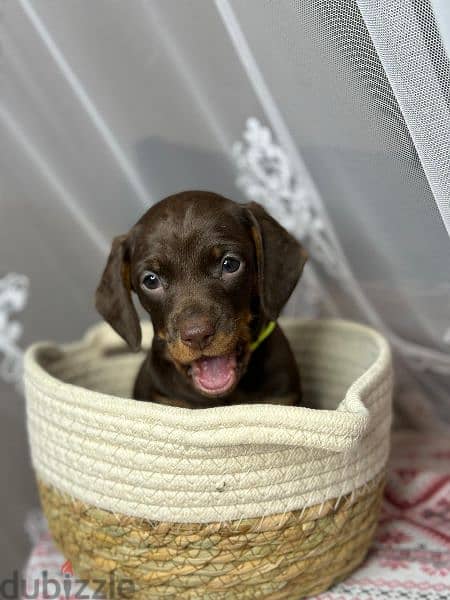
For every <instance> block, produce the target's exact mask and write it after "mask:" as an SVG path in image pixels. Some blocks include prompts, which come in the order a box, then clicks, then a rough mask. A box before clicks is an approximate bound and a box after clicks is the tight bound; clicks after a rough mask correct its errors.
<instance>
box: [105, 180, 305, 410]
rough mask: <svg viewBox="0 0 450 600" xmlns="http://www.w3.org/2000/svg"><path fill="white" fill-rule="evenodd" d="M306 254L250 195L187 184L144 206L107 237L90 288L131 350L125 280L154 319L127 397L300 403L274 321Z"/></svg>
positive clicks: (200, 404) (131, 317) (137, 336)
mask: <svg viewBox="0 0 450 600" xmlns="http://www.w3.org/2000/svg"><path fill="white" fill-rule="evenodd" d="M305 260H306V253H305V251H304V250H303V248H302V247H301V245H300V244H299V243H298V242H297V241H296V240H295V239H294V238H293V237H292V236H291V235H290V234H289V233H288V232H287V231H286V230H285V229H283V227H281V225H279V224H278V223H277V222H276V221H275V220H274V219H273V218H272V217H270V216H269V215H268V214H267V213H266V211H265V210H264V209H263V208H262V207H261V206H260V205H259V204H256V203H251V204H246V205H242V204H237V203H236V202H233V201H232V200H228V199H226V198H223V197H222V196H219V195H217V194H213V193H211V192H201V191H189V192H183V193H180V194H176V195H174V196H170V197H169V198H165V199H164V200H162V201H161V202H159V203H158V204H156V205H154V206H152V207H151V208H150V210H148V211H147V212H146V213H145V214H144V216H143V217H142V218H141V219H140V220H139V221H138V222H137V223H136V225H134V227H132V229H131V230H130V231H129V233H127V234H126V235H122V236H119V237H116V238H115V239H114V241H113V244H112V249H111V253H110V255H109V258H108V262H107V264H106V268H105V270H104V273H103V275H102V278H101V281H100V285H99V287H98V289H97V294H96V306H97V310H98V311H99V312H100V314H101V315H102V316H103V317H104V318H105V319H106V321H108V323H110V325H111V326H112V327H113V328H114V329H115V330H116V331H117V332H118V333H119V334H120V335H121V336H122V337H123V338H124V339H125V340H126V341H127V343H128V344H129V346H130V348H131V349H132V350H134V351H137V350H139V348H140V345H141V329H140V324H139V319H138V315H137V312H136V310H135V308H134V305H133V302H132V298H131V292H132V291H133V292H134V293H135V294H136V295H137V296H138V298H139V300H140V303H141V304H142V306H143V307H144V309H145V310H146V311H147V312H148V313H149V315H150V318H151V320H152V323H153V328H154V338H153V343H152V347H151V350H150V351H149V353H148V355H147V357H146V358H145V360H144V363H143V365H142V367H141V370H140V372H139V374H138V377H137V380H136V384H135V388H134V397H135V398H136V399H138V400H152V401H154V402H160V403H165V404H172V405H175V406H185V407H190V408H204V407H210V406H215V405H224V404H238V403H250V402H262V401H264V400H263V399H264V398H266V399H267V401H268V402H272V403H279V404H296V403H298V402H299V401H300V380H299V374H298V370H297V366H296V363H295V360H294V356H293V354H292V351H291V349H290V347H289V344H288V342H287V340H286V338H285V336H284V334H283V332H282V331H281V329H280V328H279V327H278V325H275V323H274V322H275V321H276V319H277V317H278V315H279V313H280V310H281V309H282V307H283V306H284V304H285V303H286V301H287V300H288V298H289V296H290V295H291V293H292V291H293V289H294V287H295V285H296V283H297V281H298V279H299V277H300V274H301V271H302V269H303V265H304V263H305Z"/></svg>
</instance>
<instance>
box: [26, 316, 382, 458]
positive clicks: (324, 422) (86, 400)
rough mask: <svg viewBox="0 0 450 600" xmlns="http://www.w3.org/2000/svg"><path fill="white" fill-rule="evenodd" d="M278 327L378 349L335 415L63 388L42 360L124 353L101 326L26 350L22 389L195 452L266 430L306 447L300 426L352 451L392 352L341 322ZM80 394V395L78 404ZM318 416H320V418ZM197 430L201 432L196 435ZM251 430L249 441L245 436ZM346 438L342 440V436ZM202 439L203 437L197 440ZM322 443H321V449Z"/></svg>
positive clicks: (260, 436) (261, 435) (255, 439)
mask: <svg viewBox="0 0 450 600" xmlns="http://www.w3.org/2000/svg"><path fill="white" fill-rule="evenodd" d="M280 326H281V327H282V328H283V329H284V330H285V331H289V330H290V329H294V330H295V331H296V332H299V331H301V332H302V333H304V334H305V335H307V334H308V332H309V334H311V333H317V332H320V331H324V332H325V333H326V332H327V331H330V332H331V331H334V332H337V333H340V332H341V333H342V334H352V333H353V334H355V335H359V336H364V337H365V338H366V341H367V342H369V343H372V344H373V346H374V349H376V356H375V358H374V360H373V362H372V364H371V365H370V366H369V367H368V368H367V369H366V370H365V371H364V372H363V373H362V374H361V375H360V376H359V377H358V378H357V379H355V381H353V383H352V384H351V385H350V386H349V387H348V389H347V391H346V393H345V396H344V398H342V400H341V402H340V403H339V405H338V406H337V408H336V409H333V410H320V411H318V410H315V409H310V408H306V407H303V406H280V405H271V404H260V403H255V404H239V405H233V406H215V407H211V408H204V409H202V410H195V409H190V408H181V407H175V406H167V405H162V404H157V403H154V402H137V401H136V400H134V399H133V398H126V397H122V396H120V397H119V396H112V395H109V394H105V393H103V392H99V391H94V390H90V389H88V388H84V387H81V386H77V385H74V384H72V383H67V382H65V381H63V380H61V379H58V378H57V377H55V376H53V375H52V374H51V373H50V372H48V370H46V368H45V366H44V365H43V364H42V363H43V362H44V359H47V360H56V359H58V358H59V357H62V356H64V355H65V354H69V353H73V352H80V351H83V350H84V349H87V350H88V349H92V348H96V347H97V348H99V349H101V348H105V346H110V347H112V348H114V347H115V348H125V347H126V346H125V343H124V342H123V341H122V340H121V338H119V336H118V335H117V334H116V333H115V332H114V331H113V330H112V329H111V328H110V327H109V326H108V325H107V324H105V323H100V324H97V325H94V326H93V327H91V328H90V329H88V331H87V332H86V334H85V335H84V336H83V338H82V339H81V340H79V341H77V342H72V343H69V344H55V343H52V342H38V343H35V344H33V345H32V346H30V347H29V348H28V349H27V351H26V353H25V357H24V373H25V383H27V381H28V382H31V383H32V384H33V385H34V386H35V387H36V388H38V389H40V390H41V391H42V392H44V393H46V394H51V395H53V396H54V397H57V398H65V399H67V401H68V402H70V401H71V399H72V398H73V397H74V395H77V398H76V402H77V404H80V403H81V404H82V405H84V406H85V407H95V410H99V411H104V412H105V413H108V412H110V413H112V414H118V413H119V412H121V413H124V412H126V415H127V419H130V420H132V419H136V420H142V421H147V420H153V421H155V420H156V421H158V422H160V423H161V424H162V425H163V426H166V425H171V426H173V427H175V428H178V429H179V430H180V431H185V433H186V436H187V437H191V439H192V441H195V444H196V445H199V446H202V445H204V446H211V445H216V444H222V445H231V444H233V445H234V444H236V443H267V431H266V433H265V432H264V431H263V430H264V429H266V428H267V430H268V431H269V430H270V428H271V427H272V428H277V429H278V430H280V429H283V430H284V431H285V432H286V435H285V436H282V438H280V439H279V440H278V441H277V443H278V444H293V445H297V444H299V445H304V440H303V439H302V437H301V436H300V438H299V439H297V440H296V436H295V432H296V430H297V429H298V428H299V424H300V423H301V429H302V430H303V431H308V430H310V431H314V432H315V433H317V434H319V436H320V435H321V436H322V438H326V437H328V438H330V443H331V437H330V436H331V435H332V436H333V437H334V441H333V444H332V446H331V447H330V449H332V450H334V451H345V450H348V449H351V448H354V447H356V446H357V445H358V443H359V441H360V440H361V439H362V438H363V436H364V434H365V433H366V431H367V428H368V426H369V422H370V415H369V414H368V411H367V408H366V407H365V405H364V402H363V398H364V395H366V394H367V389H368V388H370V386H371V385H373V382H374V381H378V380H379V379H380V377H382V376H383V375H384V374H385V372H386V370H387V369H388V368H389V365H390V361H391V352H390V347H389V344H388V342H387V341H386V339H385V338H384V337H383V336H382V335H381V334H380V333H378V332H377V331H375V330H374V329H372V328H370V327H367V326H365V325H361V324H359V323H354V322H352V321H346V320H341V319H318V320H302V319H292V318H291V319H286V318H284V319H280ZM143 329H144V331H145V335H146V337H149V336H150V337H151V334H152V328H151V325H150V323H145V324H144V325H143ZM79 390H82V397H81V398H80V394H79ZM317 413H320V415H318V414H317ZM199 429H201V432H200V431H199ZM244 430H245V431H246V433H245V439H240V438H239V436H240V434H239V431H244ZM249 430H250V433H251V435H250V436H249ZM342 432H344V434H343V435H340V434H341V433H342ZM200 433H202V434H203V435H199V434H200ZM322 444H323V439H322V441H321V444H320V445H321V447H323V446H322Z"/></svg>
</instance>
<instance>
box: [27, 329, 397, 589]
mask: <svg viewBox="0 0 450 600" xmlns="http://www.w3.org/2000/svg"><path fill="white" fill-rule="evenodd" d="M282 326H283V328H284V330H285V332H286V334H287V335H288V337H289V339H290V342H291V345H292V347H293V349H294V352H295V354H296V356H297V357H298V360H299V364H300V365H301V370H302V381H303V389H304V395H305V396H306V398H307V399H308V401H310V402H312V403H313V405H314V406H318V407H320V409H321V410H318V409H314V410H313V409H308V408H303V407H291V406H275V405H269V404H258V405H241V406H230V407H215V408H211V409H204V410H197V411H195V410H189V409H183V408H177V407H169V406H161V405H157V404H153V403H144V402H136V401H134V400H131V399H130V390H131V387H132V383H133V379H134V376H135V374H136V372H137V369H138V368H139V365H140V361H141V360H142V355H136V354H131V353H128V352H127V351H126V349H125V346H124V344H123V342H122V341H121V340H120V339H119V338H118V337H117V336H116V335H115V334H114V332H112V330H111V329H110V328H109V327H108V326H106V325H99V326H96V327H95V328H93V329H91V330H90V331H89V332H88V334H87V335H86V336H85V338H84V339H83V340H82V341H81V342H78V343H76V344H71V345H67V346H62V347H58V346H56V345H54V344H49V343H40V344H36V345H34V346H32V347H31V348H30V349H29V350H28V351H27V354H26V357H25V389H26V397H27V417H28V430H29V439H30V446H31V455H32V461H33V465H34V468H35V471H36V474H37V479H38V486H39V491H40V496H41V501H42V506H43V509H44V512H45V514H46V516H47V519H48V522H49V526H50V530H51V532H52V535H53V537H54V540H55V542H56V543H57V545H58V546H59V547H60V549H61V550H62V552H63V553H64V555H65V556H66V558H68V559H70V560H71V562H72V565H73V568H74V570H75V573H76V575H77V576H78V577H81V578H83V579H88V580H90V581H91V585H92V587H94V588H95V587H96V584H95V581H100V580H101V581H102V582H104V583H105V585H106V589H107V590H108V595H109V597H114V598H119V597H130V598H134V599H135V600H151V599H152V598H155V599H156V598H173V599H178V598H183V599H184V598H186V599H208V600H209V599H211V600H213V599H214V600H219V599H224V600H225V599H226V600H229V599H230V600H231V599H249V600H250V599H252V600H253V599H258V598H271V599H274V600H275V599H286V600H297V599H299V598H303V597H305V596H310V595H315V594H317V593H319V592H321V591H323V590H325V589H326V588H327V587H329V586H330V585H331V584H333V583H334V582H336V581H338V580H340V579H342V578H344V577H345V576H346V575H347V574H349V573H350V572H351V571H352V570H353V569H354V568H355V567H356V566H357V565H358V564H359V563H361V561H362V560H363V559H364V557H365V554H366V552H367V550H368V548H369V545H370V542H371V539H372V536H373V534H374V530H375V528H376V523H377V518H378V511H379V507H380V501H381V495H382V489H383V476H384V469H385V465H386V461H387V458H388V453H389V430H390V423H391V393H392V368H391V357H390V351H389V347H388V345H387V343H386V342H385V340H384V338H382V337H381V336H380V335H379V334H378V333H376V332H375V331H373V330H371V329H369V328H367V327H364V326H361V325H357V324H354V323H349V322H345V321H311V322H303V321H284V322H282ZM144 329H145V334H146V337H147V339H150V335H151V332H150V328H149V327H146V328H144Z"/></svg>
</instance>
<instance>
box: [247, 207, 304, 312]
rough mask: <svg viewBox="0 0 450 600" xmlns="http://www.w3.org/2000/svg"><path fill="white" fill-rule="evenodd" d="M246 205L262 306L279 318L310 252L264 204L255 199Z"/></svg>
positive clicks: (265, 310)
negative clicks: (272, 215) (268, 211)
mask: <svg viewBox="0 0 450 600" xmlns="http://www.w3.org/2000/svg"><path fill="white" fill-rule="evenodd" d="M245 209H246V211H247V215H248V218H249V221H250V230H251V233H252V237H253V242H254V245H255V252H256V262H257V271H258V273H257V275H258V292H259V295H260V299H261V304H262V308H263V310H264V312H265V313H266V315H267V316H268V317H269V318H270V319H272V320H275V319H277V317H278V315H279V314H280V311H281V309H282V308H283V306H284V305H285V304H286V302H287V301H288V299H289V296H290V295H291V294H292V292H293V290H294V288H295V286H296V284H297V282H298V280H299V279H300V275H301V274H302V271H303V266H304V264H305V262H306V259H307V257H308V255H307V253H306V250H305V249H304V248H303V246H302V245H301V244H300V243H299V242H298V241H297V240H296V239H295V238H294V237H293V236H292V235H291V234H290V233H289V232H288V231H286V229H284V227H282V226H281V225H280V224H279V223H278V222H277V221H275V219H273V218H272V217H271V216H270V215H269V214H268V213H267V212H266V211H265V210H264V208H263V207H262V206H261V205H260V204H258V203H257V202H251V203H250V204H246V205H245Z"/></svg>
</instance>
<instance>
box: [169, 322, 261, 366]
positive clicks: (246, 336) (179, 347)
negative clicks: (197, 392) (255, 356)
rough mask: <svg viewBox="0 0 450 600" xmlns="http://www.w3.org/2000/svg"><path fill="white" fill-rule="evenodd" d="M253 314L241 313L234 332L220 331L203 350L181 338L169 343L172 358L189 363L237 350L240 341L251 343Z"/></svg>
mask: <svg viewBox="0 0 450 600" xmlns="http://www.w3.org/2000/svg"><path fill="white" fill-rule="evenodd" d="M250 319H251V315H249V314H247V312H246V313H245V314H244V315H241V318H240V319H239V322H238V326H237V327H236V329H235V330H234V331H233V332H232V333H224V332H223V331H218V332H217V333H216V334H215V335H214V338H213V340H212V342H211V343H210V344H209V345H208V346H207V347H206V348H204V349H203V350H195V349H193V348H190V347H189V346H187V345H186V344H184V343H183V342H182V341H181V339H180V338H177V339H176V340H175V341H174V342H170V343H168V344H167V347H168V350H169V354H170V356H171V357H172V359H173V360H174V361H175V362H177V363H180V364H181V365H188V364H189V363H192V362H193V361H194V360H197V359H198V358H200V357H201V356H222V355H224V354H231V353H232V352H234V351H235V349H236V346H237V344H238V342H244V343H246V344H249V343H250V341H251V335H250V328H249V322H250Z"/></svg>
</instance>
